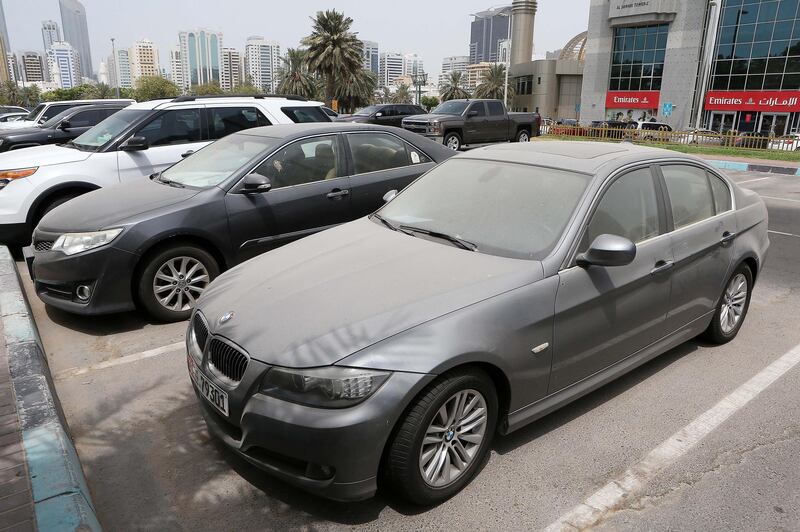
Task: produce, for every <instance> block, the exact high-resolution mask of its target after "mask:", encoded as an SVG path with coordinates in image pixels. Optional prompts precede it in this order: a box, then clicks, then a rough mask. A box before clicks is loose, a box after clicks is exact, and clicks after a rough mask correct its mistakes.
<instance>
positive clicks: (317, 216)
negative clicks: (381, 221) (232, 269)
mask: <svg viewBox="0 0 800 532" xmlns="http://www.w3.org/2000/svg"><path fill="white" fill-rule="evenodd" d="M251 173H255V174H259V175H261V176H264V177H267V178H269V180H270V182H271V185H272V188H271V189H270V190H269V191H267V192H263V193H258V194H245V193H244V192H242V190H241V188H237V187H234V188H232V189H231V190H230V191H229V192H228V194H227V195H226V197H225V205H226V208H227V211H228V225H229V227H230V231H231V240H232V243H233V246H232V247H233V248H234V249H237V248H238V254H237V259H238V260H239V261H242V260H246V259H249V258H250V257H254V256H256V255H258V254H260V253H264V252H265V251H269V250H270V249H273V248H276V247H278V246H281V245H283V244H287V243H289V242H291V241H293V240H297V239H298V238H302V237H304V236H307V235H310V234H312V233H315V232H317V231H320V230H322V229H326V228H328V227H332V226H334V225H337V224H340V223H343V222H346V221H349V220H351V219H352V209H351V206H350V180H349V178H348V177H346V175H345V174H346V166H345V162H344V158H343V157H342V140H341V139H340V138H339V135H338V134H335V135H317V136H313V137H308V138H305V139H301V140H297V141H294V142H291V143H289V144H287V145H286V146H283V147H281V148H280V149H278V150H277V151H276V152H274V153H273V154H272V155H270V156H269V157H268V158H267V159H265V160H264V161H263V162H260V163H259V164H257V165H255V167H254V169H253V170H252V171H251Z"/></svg>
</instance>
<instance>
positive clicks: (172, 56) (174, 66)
mask: <svg viewBox="0 0 800 532" xmlns="http://www.w3.org/2000/svg"><path fill="white" fill-rule="evenodd" d="M169 80H170V81H171V82H172V83H174V84H175V85H177V86H178V87H181V88H185V84H184V80H183V63H182V62H181V49H180V48H173V49H172V50H170V51H169Z"/></svg>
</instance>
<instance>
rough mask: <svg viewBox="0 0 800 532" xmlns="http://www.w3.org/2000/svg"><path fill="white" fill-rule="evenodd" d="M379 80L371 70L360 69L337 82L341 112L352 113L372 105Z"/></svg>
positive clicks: (341, 77) (337, 95) (337, 94)
mask: <svg viewBox="0 0 800 532" xmlns="http://www.w3.org/2000/svg"><path fill="white" fill-rule="evenodd" d="M377 86H378V78H377V76H376V75H375V74H373V73H372V72H371V71H369V70H364V69H363V68H359V69H358V70H356V71H355V72H353V73H350V74H345V75H342V76H340V77H339V79H337V80H336V99H337V100H338V102H339V112H351V111H354V110H356V109H358V108H361V107H365V106H367V105H369V104H371V103H372V100H373V97H374V94H375V88H376V87H377Z"/></svg>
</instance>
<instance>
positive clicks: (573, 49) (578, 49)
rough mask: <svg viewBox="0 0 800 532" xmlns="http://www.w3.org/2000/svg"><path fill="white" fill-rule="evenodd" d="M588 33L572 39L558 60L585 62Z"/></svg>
mask: <svg viewBox="0 0 800 532" xmlns="http://www.w3.org/2000/svg"><path fill="white" fill-rule="evenodd" d="M588 33H589V32H586V31H584V32H583V33H579V34H578V35H576V36H575V37H573V38H572V39H570V40H569V42H568V43H567V44H566V45H564V48H562V49H561V54H560V55H559V56H558V58H559V59H571V60H577V61H583V60H584V56H585V55H586V36H587V35H588Z"/></svg>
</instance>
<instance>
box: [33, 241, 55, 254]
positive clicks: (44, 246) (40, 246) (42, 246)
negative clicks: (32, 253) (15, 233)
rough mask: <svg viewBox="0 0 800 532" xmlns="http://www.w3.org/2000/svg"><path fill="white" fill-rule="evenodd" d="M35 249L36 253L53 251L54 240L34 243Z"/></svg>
mask: <svg viewBox="0 0 800 532" xmlns="http://www.w3.org/2000/svg"><path fill="white" fill-rule="evenodd" d="M33 249H35V250H36V251H50V250H51V249H53V241H52V240H37V241H36V242H34V243H33Z"/></svg>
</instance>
